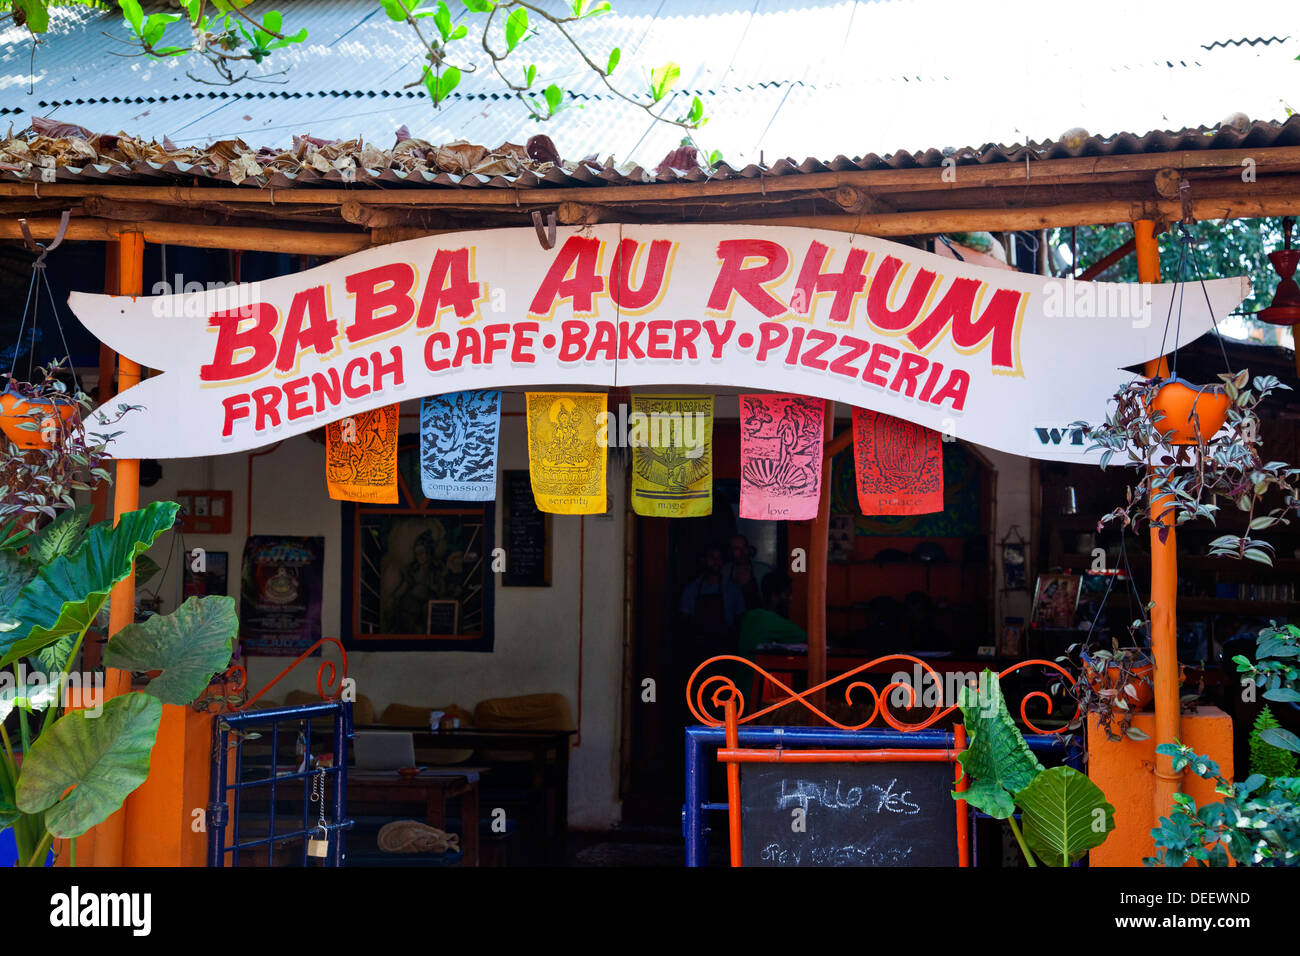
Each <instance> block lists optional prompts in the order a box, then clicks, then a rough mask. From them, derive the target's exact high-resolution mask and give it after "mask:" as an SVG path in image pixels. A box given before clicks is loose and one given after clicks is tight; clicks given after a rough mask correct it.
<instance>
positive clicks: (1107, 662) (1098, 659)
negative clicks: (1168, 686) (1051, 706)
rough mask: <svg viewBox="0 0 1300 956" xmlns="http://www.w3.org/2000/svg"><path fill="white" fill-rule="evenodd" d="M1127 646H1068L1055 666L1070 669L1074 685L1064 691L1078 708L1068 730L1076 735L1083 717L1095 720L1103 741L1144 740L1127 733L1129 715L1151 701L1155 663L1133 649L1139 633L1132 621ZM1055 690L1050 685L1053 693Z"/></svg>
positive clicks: (1115, 642)
mask: <svg viewBox="0 0 1300 956" xmlns="http://www.w3.org/2000/svg"><path fill="white" fill-rule="evenodd" d="M1129 633H1130V636H1131V637H1132V638H1133V639H1134V643H1133V644H1129V645H1121V644H1120V643H1119V641H1118V640H1117V639H1115V638H1111V644H1110V647H1104V648H1098V647H1094V648H1092V649H1091V650H1090V649H1089V648H1088V646H1087V644H1086V643H1080V644H1071V645H1070V646H1069V647H1068V648H1066V651H1065V654H1063V655H1062V656H1060V657H1058V658H1057V659H1056V660H1057V662H1058V663H1061V664H1065V665H1067V666H1069V667H1072V668H1073V669H1074V670H1075V671H1076V672H1077V673H1078V675H1079V677H1078V680H1076V681H1075V682H1074V683H1073V684H1071V685H1070V686H1069V687H1068V688H1066V690H1067V691H1068V693H1069V694H1070V696H1071V697H1073V698H1074V700H1075V701H1076V702H1077V703H1078V705H1079V706H1078V709H1077V711H1076V716H1075V717H1074V719H1073V720H1072V721H1071V722H1070V724H1069V725H1068V729H1070V730H1077V729H1079V727H1081V726H1082V725H1083V722H1084V720H1085V719H1086V715H1088V714H1095V715H1096V717H1097V724H1098V726H1099V727H1100V728H1101V731H1102V733H1104V734H1105V735H1106V737H1107V739H1109V740H1123V739H1124V738H1128V739H1130V740H1145V739H1146V737H1147V735H1146V734H1145V733H1143V732H1142V731H1141V730H1140V729H1138V728H1137V727H1133V726H1132V723H1133V715H1134V714H1137V713H1139V712H1140V711H1142V710H1144V709H1145V708H1146V707H1148V706H1150V704H1151V701H1152V699H1153V698H1154V696H1155V685H1154V683H1153V682H1152V674H1153V673H1154V672H1155V663H1154V662H1153V661H1152V660H1151V654H1150V652H1149V651H1148V650H1147V649H1146V648H1145V647H1142V646H1139V644H1138V643H1137V638H1138V636H1140V635H1141V634H1143V633H1145V631H1144V630H1143V622H1142V621H1134V622H1133V624H1132V625H1131V626H1130V628H1129ZM1060 689H1061V687H1060V685H1059V684H1053V685H1052V691H1053V693H1056V692H1058V691H1059V690H1060Z"/></svg>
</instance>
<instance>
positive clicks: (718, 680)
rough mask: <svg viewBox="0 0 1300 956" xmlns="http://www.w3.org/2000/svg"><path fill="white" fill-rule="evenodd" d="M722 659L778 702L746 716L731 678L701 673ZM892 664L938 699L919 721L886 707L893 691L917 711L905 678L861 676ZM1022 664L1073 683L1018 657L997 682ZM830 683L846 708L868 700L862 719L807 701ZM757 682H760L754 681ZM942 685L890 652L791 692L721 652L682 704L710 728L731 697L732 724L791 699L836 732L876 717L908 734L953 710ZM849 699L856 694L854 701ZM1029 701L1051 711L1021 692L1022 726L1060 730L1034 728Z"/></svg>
mask: <svg viewBox="0 0 1300 956" xmlns="http://www.w3.org/2000/svg"><path fill="white" fill-rule="evenodd" d="M723 662H726V663H727V664H728V665H729V669H734V667H735V665H743V666H744V667H746V668H749V670H751V671H753V672H754V673H755V674H756V675H757V676H758V677H759V678H761V679H762V680H763V681H766V682H767V684H769V685H771V686H772V687H775V688H777V690H778V691H779V693H780V694H784V695H785V696H784V697H780V698H779V699H778V700H776V701H774V702H772V703H770V704H768V705H767V706H766V707H762V708H761V709H757V710H754V711H753V712H752V713H748V714H746V713H745V695H744V693H743V692H742V691H741V690H740V688H739V687H737V686H736V682H735V681H734V680H733V679H732V677H731V676H729V675H727V674H720V673H714V674H710V675H707V676H704V671H705V670H706V669H708V668H709V667H710V666H711V665H716V664H721V663H723ZM895 663H896V664H903V663H906V664H909V665H911V666H912V668H913V675H918V676H920V680H919V681H917V682H916V683H917V684H920V685H921V686H925V685H926V684H927V682H928V683H929V686H930V687H931V688H934V689H936V690H937V691H938V697H937V699H936V700H934V701H933V702H932V703H930V704H928V705H926V704H925V703H924V702H922V703H921V705H920V709H921V710H926V709H928V711H929V716H927V717H925V718H924V719H923V720H920V721H915V722H909V721H905V720H900V719H899V718H898V717H897V716H895V714H894V713H893V712H891V709H890V698H891V696H893V695H895V694H900V695H902V697H903V700H904V703H903V705H902V706H901V708H900V709H902V710H904V711H912V710H916V709H918V704H917V687H916V686H913V682H912V681H911V680H908V679H903V680H898V679H892V678H891V680H890V681H889V683H887V684H886V685H885V686H884V687H883V688H881V689H877V688H876V687H875V686H874V685H873V684H871V683H870V682H868V681H867V680H865V679H864V678H865V675H866V674H867V673H868V672H873V671H877V672H878V669H879V668H881V667H882V666H885V665H888V664H895ZM1026 667H1043V668H1047V669H1048V670H1050V671H1054V672H1055V673H1056V675H1059V677H1060V680H1059V685H1060V686H1061V687H1062V688H1064V687H1067V686H1073V685H1074V683H1075V680H1074V678H1073V677H1072V676H1071V675H1070V673H1069V672H1068V671H1067V670H1066V669H1065V668H1063V667H1062V666H1061V665H1060V664H1057V663H1055V662H1054V661H1048V660H1038V659H1035V660H1026V661H1020V662H1019V663H1017V664H1013V665H1012V666H1011V667H1008V668H1007V669H1006V670H1004V671H1001V672H1000V673H999V674H998V675H997V676H998V678H999V680H1001V679H1002V678H1004V677H1006V676H1007V675H1008V674H1012V673H1014V672H1016V671H1018V670H1021V669H1022V668H1026ZM895 670H896V671H897V670H898V668H895ZM895 676H896V675H895ZM834 684H842V685H843V687H844V691H843V692H844V704H845V706H846V707H848V708H849V709H850V711H852V710H853V709H854V708H857V707H861V706H863V705H864V704H865V703H866V702H867V701H869V702H870V712H869V713H867V714H866V716H865V718H864V719H863V720H862V721H860V722H859V723H848V724H846V723H841V722H840V721H838V720H836V719H835V718H834V717H832V716H831V715H830V714H828V713H826V711H824V710H822V709H821V708H820V707H818V706H817V705H816V704H815V703H813V701H814V700H816V699H817V698H818V696H819V695H820V694H821V693H822V692H823V691H825V690H826V689H827V688H829V687H831V686H832V685H834ZM759 686H763V685H761V684H760V685H759ZM943 687H944V681H943V677H942V675H941V674H940V673H939V672H938V671H936V670H935V669H934V668H933V667H931V666H930V665H929V664H927V663H926V662H925V661H923V660H921V659H920V658H919V657H913V656H912V655H910V654H890V655H888V656H886V657H878V658H876V659H875V660H871V661H867V662H866V663H865V664H860V665H859V666H857V667H855V668H853V669H852V670H850V671H846V672H845V673H843V674H840V675H838V676H836V677H832V678H830V679H828V680H825V681H823V682H822V683H820V684H818V685H816V686H815V687H809V688H808V689H806V690H802V691H796V690H794V689H793V688H792V687H789V686H787V685H786V684H785V683H784V682H783V681H781V680H780V679H779V678H777V677H776V676H774V675H773V674H771V673H769V672H768V671H766V670H764V669H763V668H761V667H759V666H758V665H757V664H755V663H754V662H753V661H750V660H748V659H746V658H743V657H737V656H735V655H731V654H721V655H718V656H717V657H711V658H709V659H708V660H706V661H704V662H703V663H702V664H700V666H699V667H697V668H695V671H694V672H693V673H692V674H691V677H690V680H688V681H687V682H686V704H687V706H688V707H689V708H690V711H691V714H692V715H693V716H694V717H695V719H696V720H698V721H699V722H700V723H702V724H705V725H707V726H711V727H721V726H723V724H724V723H725V718H724V716H723V715H724V714H725V710H726V705H727V702H728V701H733V700H734V701H735V706H736V714H737V717H738V721H737V722H738V723H740V724H745V723H749V722H751V721H754V720H757V719H759V718H760V717H764V716H766V715H767V714H770V713H773V712H774V711H777V710H780V709H781V708H782V707H787V706H789V705H790V704H796V703H797V704H799V705H800V706H802V707H803V708H805V709H806V710H808V711H810V712H811V713H812V714H814V715H815V716H816V717H817V718H818V719H820V720H821V721H823V722H825V723H826V724H828V725H830V726H832V727H838V728H839V729H840V730H863V729H865V728H867V727H870V726H871V725H872V724H873V723H874V722H875V721H876V719H877V718H879V719H880V720H882V721H884V722H885V723H886V724H888V725H889V726H890V727H892V728H893V729H894V730H898V731H903V732H911V731H917V730H924V729H925V728H927V727H931V726H933V725H934V724H936V723H938V722H939V721H940V720H943V719H944V718H945V717H946V716H948V715H949V714H951V713H952V712H953V711H954V710H956V709H957V704H956V702H955V701H952V702H948V703H947V705H946V706H945V701H944V695H943ZM927 693H929V694H931V695H932V693H933V692H932V691H931V692H927ZM855 697H856V698H857V699H856V700H855ZM1031 701H1041V702H1042V704H1043V705H1044V706H1045V708H1046V711H1047V714H1048V715H1050V714H1051V713H1052V711H1053V709H1054V708H1053V701H1052V695H1051V694H1049V693H1047V692H1045V691H1042V690H1032V691H1030V692H1028V693H1026V694H1025V695H1024V696H1023V697H1022V698H1021V699H1020V706H1019V712H1020V720H1021V721H1022V722H1023V723H1024V725H1025V726H1026V727H1028V728H1029V729H1030V730H1031V731H1033V732H1034V733H1036V734H1059V733H1063V732H1064V731H1065V729H1066V728H1065V726H1061V727H1059V728H1057V729H1055V730H1044V729H1041V728H1039V727H1037V726H1036V725H1035V724H1034V722H1033V720H1031V719H1030V717H1029V712H1028V707H1029V704H1030V702H1031ZM1070 703H1072V704H1073V703H1074V701H1073V699H1070ZM1078 717H1079V708H1078V705H1077V704H1075V708H1074V712H1073V714H1072V719H1077V718H1078ZM1039 719H1040V720H1041V719H1042V718H1041V717H1040V718H1039Z"/></svg>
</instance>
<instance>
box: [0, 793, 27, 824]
mask: <svg viewBox="0 0 1300 956" xmlns="http://www.w3.org/2000/svg"><path fill="white" fill-rule="evenodd" d="M20 816H22V814H21V813H20V812H19V810H18V808H17V807H15V806H14V805H13V804H12V803H10V802H9V798H8V797H6V796H5V795H4V794H3V793H0V833H3V832H4V831H5V829H6V828H8V827H11V826H13V825H14V823H16V822H17V820H18V818H19V817H20Z"/></svg>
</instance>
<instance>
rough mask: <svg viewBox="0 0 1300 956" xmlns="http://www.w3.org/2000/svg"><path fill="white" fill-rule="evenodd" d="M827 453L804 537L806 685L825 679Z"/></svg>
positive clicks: (829, 424) (829, 414)
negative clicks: (808, 530)
mask: <svg viewBox="0 0 1300 956" xmlns="http://www.w3.org/2000/svg"><path fill="white" fill-rule="evenodd" d="M834 432H835V403H834V402H831V401H828V402H826V423H825V426H824V429H823V432H822V436H823V439H824V440H826V439H828V438H829V436H831V435H833V434H834ZM831 455H832V452H831V451H830V450H829V449H824V450H823V454H822V461H821V469H822V488H821V499H820V500H819V501H818V503H817V517H816V518H814V519H813V523H812V533H811V535H810V537H809V541H808V686H809V687H815V686H817V685H818V684H820V683H822V682H823V681H825V680H826V562H827V560H828V556H829V553H830V528H831ZM825 698H826V695H825V692H821V693H818V694H816V695H814V697H813V698H812V700H811V703H812V704H813V706H815V707H821V706H823V704H824V703H825Z"/></svg>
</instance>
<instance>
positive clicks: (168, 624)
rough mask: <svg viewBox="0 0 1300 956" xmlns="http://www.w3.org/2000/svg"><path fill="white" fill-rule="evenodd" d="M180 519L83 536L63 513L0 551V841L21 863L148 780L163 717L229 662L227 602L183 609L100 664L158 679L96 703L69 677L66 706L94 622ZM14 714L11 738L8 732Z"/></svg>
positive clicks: (168, 505)
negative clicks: (9, 834)
mask: <svg viewBox="0 0 1300 956" xmlns="http://www.w3.org/2000/svg"><path fill="white" fill-rule="evenodd" d="M178 510H179V505H177V504H175V503H174V502H170V501H167V502H155V503H153V504H150V505H148V506H147V507H145V508H142V509H140V510H138V511H131V512H127V513H125V514H123V515H122V516H121V517H120V518H119V520H118V521H117V523H116V525H115V524H114V523H113V522H111V521H105V522H102V523H100V524H96V525H93V526H91V527H89V528H87V527H86V511H85V510H84V509H81V510H77V509H74V510H68V511H65V512H64V513H63V514H61V515H59V517H58V518H56V519H55V520H54V521H53V522H50V523H49V524H48V525H46V526H45V527H44V528H42V529H41V530H40V531H39V532H36V533H32V534H28V535H26V536H25V537H23V538H22V539H21V541H20V542H17V543H16V542H14V538H13V536H10V537H9V541H10V546H8V547H5V548H0V681H2V682H3V683H2V685H0V686H3V690H0V830H3V829H6V828H10V827H11V828H12V829H13V831H14V839H15V843H16V845H17V848H18V859H19V863H20V864H22V865H28V866H41V865H43V864H44V862H45V858H46V856H47V853H48V851H49V848H50V845H51V843H52V841H53V840H54V839H55V838H64V839H66V838H75V837H77V836H80V835H81V834H83V833H85V832H86V831H87V830H89V829H90V828H91V827H93V826H95V825H96V824H98V823H100V822H102V821H103V820H105V819H107V818H108V817H109V816H110V815H111V814H112V813H113V812H114V811H115V810H117V809H118V808H119V807H121V805H122V803H123V802H124V801H125V800H126V798H127V796H128V795H129V794H130V793H131V792H132V791H133V790H135V789H136V788H137V787H138V786H139V785H140V784H141V783H143V782H144V780H145V778H146V777H147V776H148V774H149V755H150V752H151V751H152V749H153V745H154V739H155V737H156V735H157V730H158V724H159V721H160V719H161V717H162V705H163V704H184V705H188V704H189V703H190V702H192V701H193V700H194V699H195V698H196V697H198V696H199V695H200V694H201V693H202V692H203V690H204V689H205V688H206V687H207V685H208V682H209V681H210V680H211V679H212V676H213V675H214V674H215V673H217V672H218V671H220V670H222V669H224V668H225V667H226V665H227V664H228V663H229V661H230V656H231V650H232V648H233V644H234V639H235V635H236V633H237V632H238V619H237V617H236V615H235V609H234V600H233V599H232V598H229V597H215V596H213V597H202V598H190V599H189V600H187V601H186V602H185V603H184V604H182V605H181V606H180V607H179V608H177V609H176V610H175V611H173V612H172V613H170V614H163V615H155V616H154V617H151V618H150V619H149V620H147V621H145V622H144V623H141V624H132V625H129V626H127V627H126V628H123V629H122V630H121V631H119V632H118V633H117V634H115V635H113V637H112V638H111V639H110V640H109V642H108V645H107V647H106V648H105V654H104V663H105V665H106V666H109V667H115V668H120V669H122V670H126V671H133V672H148V673H154V674H155V676H153V677H152V679H150V680H149V682H148V684H147V685H146V686H144V688H143V690H140V691H131V692H129V693H125V694H121V695H119V696H116V697H113V698H111V699H109V700H107V701H104V700H91V699H88V696H87V695H88V688H87V685H88V684H89V683H90V681H89V679H86V677H87V675H78V677H80V678H82V679H81V680H80V681H78V682H75V683H73V684H72V686H80V687H81V688H82V696H81V698H80V700H76V701H74V700H71V699H70V697H69V694H68V690H69V685H70V681H69V675H70V672H71V668H72V667H73V666H74V663H75V662H76V660H77V655H78V653H79V651H80V650H81V646H82V642H83V640H84V639H85V636H86V632H87V630H88V629H89V628H90V626H91V623H92V622H93V621H94V619H95V617H96V615H97V614H99V612H100V611H101V610H102V609H103V608H104V607H105V605H106V604H107V602H108V598H109V593H110V591H111V590H112V589H113V587H114V585H116V584H117V583H119V582H120V581H123V580H125V579H126V577H127V576H128V575H129V574H130V573H131V567H132V563H133V561H134V560H135V559H136V558H137V557H138V556H139V555H140V554H142V553H143V552H144V551H145V550H146V549H147V548H148V547H149V546H150V545H151V544H152V543H153V542H154V541H155V540H156V539H157V538H158V536H159V535H161V534H162V533H163V532H165V531H166V530H167V529H169V528H171V527H172V524H173V523H174V521H175V519H176V513H177V511H178ZM5 668H10V669H11V670H6V669H5ZM73 703H75V704H79V705H80V706H81V707H82V708H87V707H89V708H90V709H69V705H70V704H73ZM13 714H16V716H17V728H16V730H17V740H14V739H12V737H11V735H10V731H9V729H7V728H6V725H5V721H6V719H7V718H9V717H10V716H11V715H13Z"/></svg>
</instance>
